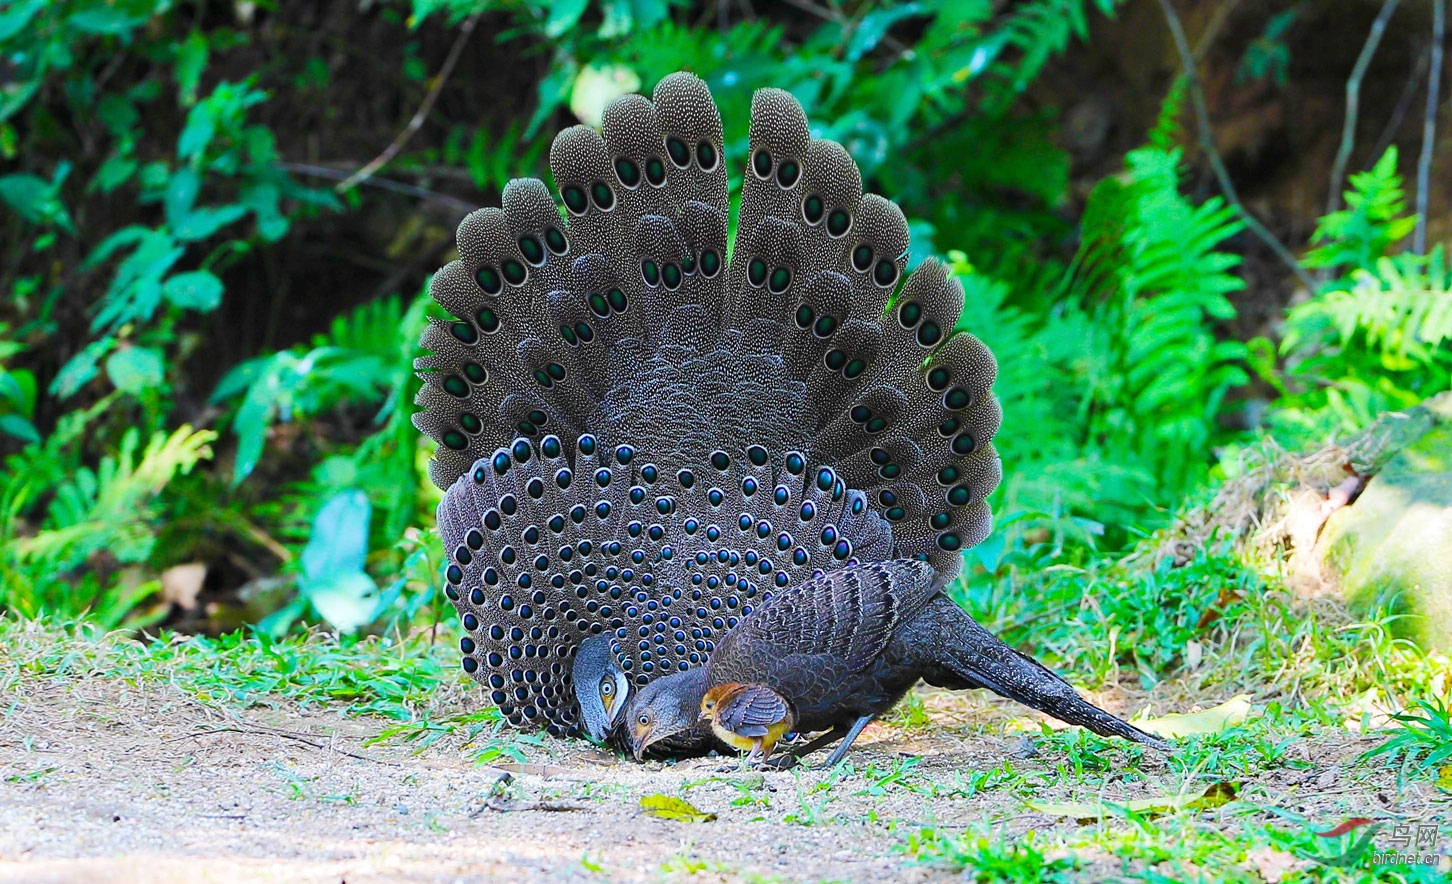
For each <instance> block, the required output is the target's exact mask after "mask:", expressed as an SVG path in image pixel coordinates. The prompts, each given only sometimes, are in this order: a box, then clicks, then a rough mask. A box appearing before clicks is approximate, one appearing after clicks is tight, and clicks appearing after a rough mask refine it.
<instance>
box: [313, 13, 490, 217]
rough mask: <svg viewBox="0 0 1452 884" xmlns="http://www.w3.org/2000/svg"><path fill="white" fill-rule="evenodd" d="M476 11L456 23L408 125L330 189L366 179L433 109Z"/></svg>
mask: <svg viewBox="0 0 1452 884" xmlns="http://www.w3.org/2000/svg"><path fill="white" fill-rule="evenodd" d="M480 14H481V13H478V12H476V13H474V14H473V15H471V16H469V17H468V18H466V19H464V23H463V24H462V25H460V26H459V36H458V37H456V38H455V39H454V45H453V46H452V47H450V49H449V55H448V57H447V58H445V59H444V66H443V67H441V68H439V73H438V76H436V77H434V84H433V85H432V86H430V87H429V91H428V94H427V95H425V96H424V100H423V103H422V104H420V105H419V106H418V110H417V111H415V112H414V115H413V119H411V120H409V121H408V125H407V126H405V127H404V128H403V131H402V132H400V133H398V135H397V137H395V138H394V139H393V141H392V142H391V143H390V144H389V145H388V146H387V147H385V148H384V149H383V153H380V154H379V155H378V156H376V157H374V158H373V159H372V160H370V161H369V162H368V164H367V165H365V166H363V168H361V169H359V170H358V171H356V172H354V173H353V174H352V175H349V176H348V177H347V178H344V179H343V180H342V181H340V182H338V184H337V186H335V187H334V188H333V189H334V190H336V191H337V192H338V193H344V192H346V191H348V190H351V189H352V188H354V187H356V186H357V185H358V184H359V182H362V181H366V180H367V179H368V178H370V177H372V175H373V173H374V172H377V171H378V170H379V169H381V168H383V167H384V166H385V165H387V164H388V162H389V161H390V160H392V159H393V158H394V157H395V156H397V155H398V152H399V151H400V150H403V146H404V145H405V144H407V143H408V141H409V139H411V138H413V136H414V133H415V132H417V131H418V130H419V128H420V127H422V126H423V123H424V120H425V119H427V118H428V115H429V111H431V110H433V109H434V102H435V101H438V99H439V93H440V92H442V91H443V90H444V84H445V83H447V82H448V80H449V75H450V74H452V73H453V72H454V65H456V64H458V63H459V56H460V55H462V54H463V52H464V44H465V43H468V42H469V35H470V34H472V33H474V26H475V25H477V24H478V23H479V16H480Z"/></svg>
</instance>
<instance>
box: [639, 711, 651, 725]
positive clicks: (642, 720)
mask: <svg viewBox="0 0 1452 884" xmlns="http://www.w3.org/2000/svg"><path fill="white" fill-rule="evenodd" d="M637 720H638V721H639V722H640V723H641V724H650V716H649V715H647V714H644V713H642V714H641V716H640V718H639V719H637Z"/></svg>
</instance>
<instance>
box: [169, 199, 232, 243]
mask: <svg viewBox="0 0 1452 884" xmlns="http://www.w3.org/2000/svg"><path fill="white" fill-rule="evenodd" d="M245 214H247V208H246V207H245V206H240V205H236V204H233V205H228V206H216V207H207V208H202V209H193V210H192V211H191V212H188V213H187V214H186V215H185V216H184V217H182V218H181V220H180V221H179V222H177V223H175V224H173V225H172V232H173V233H175V234H176V238H177V239H179V240H181V241H182V242H196V241H197V240H202V239H206V238H207V237H209V236H211V235H212V234H214V233H216V232H217V231H218V230H221V229H222V228H223V227H226V226H227V225H228V224H231V223H232V222H233V221H236V220H237V219H238V218H241V217H242V216H243V215H245Z"/></svg>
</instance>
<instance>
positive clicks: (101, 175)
mask: <svg viewBox="0 0 1452 884" xmlns="http://www.w3.org/2000/svg"><path fill="white" fill-rule="evenodd" d="M135 172H136V160H135V159H133V158H132V157H130V156H126V155H124V154H116V155H114V156H112V157H110V158H108V159H107V160H106V162H104V163H102V164H101V168H99V169H97V170H96V174H95V175H94V176H93V177H92V178H91V187H92V188H94V189H96V190H99V191H100V192H102V193H110V192H111V191H113V190H115V189H116V188H118V187H120V186H121V185H122V184H125V183H126V181H127V179H129V178H130V177H131V176H132V175H133V174H135Z"/></svg>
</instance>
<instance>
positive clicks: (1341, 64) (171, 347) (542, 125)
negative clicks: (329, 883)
mask: <svg viewBox="0 0 1452 884" xmlns="http://www.w3.org/2000/svg"><path fill="white" fill-rule="evenodd" d="M1164 9H1165V7H1162V6H1157V5H1156V4H1154V3H1151V2H1135V3H1129V4H1118V3H1115V2H1113V0H1031V2H1022V3H1008V4H994V3H989V2H986V0H985V2H967V3H964V2H947V0H942V2H908V3H900V4H879V3H832V4H820V5H819V4H817V3H815V2H810V0H801V2H792V3H781V4H767V5H764V6H761V7H760V8H757V7H753V6H750V5H747V4H735V3H720V4H703V5H701V6H688V5H685V4H681V3H668V2H666V0H605V2H601V3H594V2H586V0H552V2H549V0H540V2H534V0H530V2H503V3H496V2H484V3H481V2H473V0H470V2H464V0H447V2H439V0H415V2H414V3H413V4H412V5H409V4H408V3H403V2H380V3H373V2H365V3H361V4H360V3H358V2H356V0H345V2H338V3H323V4H271V3H196V4H174V3H171V2H157V0H115V2H100V0H94V2H61V3H45V2H39V0H31V2H18V3H11V4H7V6H6V8H5V9H4V11H3V12H0V46H3V48H4V59H5V61H4V68H3V69H0V77H3V79H0V83H3V89H0V150H3V164H4V165H3V170H4V173H5V174H4V175H3V176H0V203H3V205H4V212H5V213H4V220H3V233H4V235H3V246H0V248H3V250H4V263H3V276H0V285H3V287H4V289H5V290H6V291H7V292H8V293H9V297H8V298H7V299H6V300H5V302H4V307H3V316H0V358H3V371H0V433H3V443H0V444H3V447H4V448H5V450H6V460H5V466H4V470H3V474H0V502H3V511H0V519H3V522H0V567H3V584H0V608H3V609H5V610H9V611H13V612H15V613H19V614H23V615H28V616H33V615H37V614H40V613H42V612H51V613H57V614H61V615H66V616H75V615H80V614H83V613H84V614H85V615H87V616H88V617H90V618H93V619H95V620H98V621H99V622H101V623H103V624H109V625H117V624H121V623H127V624H130V625H143V624H146V623H157V622H161V623H165V624H167V625H172V626H178V627H181V628H186V629H191V630H195V629H201V630H204V631H211V632H217V631H224V630H227V629H230V628H235V627H236V626H238V625H241V624H243V623H249V624H256V625H260V626H261V628H262V629H263V630H264V631H266V632H268V633H270V634H274V635H276V634H281V633H283V632H286V631H287V630H288V629H290V628H293V627H294V626H296V625H298V624H300V623H304V622H312V621H317V620H319V619H321V620H324V621H328V622H330V623H331V624H332V625H333V626H335V627H337V628H339V629H341V630H342V631H344V632H352V631H355V630H358V629H364V628H372V629H374V630H378V629H386V628H388V627H390V626H396V625H404V626H407V625H410V624H414V623H418V622H426V621H427V620H428V619H429V618H431V617H433V616H436V615H437V612H438V598H437V597H436V596H435V594H434V589H433V587H434V584H435V583H436V580H435V574H436V570H437V561H436V560H435V555H434V552H435V551H434V549H433V544H432V543H430V542H429V539H428V532H429V529H430V528H431V526H432V518H431V508H432V506H433V504H434V503H435V501H436V495H435V492H434V491H433V489H432V488H431V487H429V484H428V482H427V480H426V477H425V476H424V473H423V470H422V465H423V463H424V461H425V458H426V456H427V446H426V445H425V443H424V441H423V440H421V439H420V437H419V434H417V433H416V432H415V431H414V430H413V429H412V427H411V426H410V425H409V422H408V416H409V413H410V411H411V409H412V405H411V399H412V396H413V393H414V390H415V384H416V381H415V379H414V378H413V376H412V372H411V367H410V361H411V359H412V358H413V356H414V355H415V350H414V342H415V340H416V337H417V333H418V331H419V329H420V327H421V325H422V323H423V320H424V317H425V315H426V314H427V312H428V311H429V310H430V309H433V305H432V304H431V303H430V302H429V301H428V299H427V298H426V297H425V296H424V295H423V293H422V292H423V289H424V286H425V281H426V279H427V276H428V274H429V273H430V272H431V271H432V270H433V269H435V268H436V267H438V266H440V265H441V264H442V263H443V262H444V261H446V260H447V259H448V258H449V256H450V254H451V249H452V229H453V227H454V225H455V224H456V223H457V222H458V220H459V219H460V218H461V217H462V215H463V214H465V213H466V212H467V211H468V210H469V209H470V208H472V207H474V206H477V205H488V204H491V203H496V202H497V198H498V191H499V188H500V187H501V186H502V185H503V184H504V183H505V182H506V181H507V180H508V179H509V178H510V177H513V176H516V175H540V176H545V175H547V174H548V173H547V154H548V144H549V140H550V139H551V138H552V136H553V134H554V132H555V131H556V130H557V129H558V128H560V127H562V126H564V125H568V124H570V123H573V122H576V121H579V120H583V121H585V122H587V123H592V122H598V118H599V114H600V111H601V110H602V108H603V106H604V104H606V103H607V102H608V101H609V100H610V98H612V97H613V96H614V95H616V94H618V93H619V92H621V91H624V90H629V89H642V90H648V89H649V88H650V87H651V86H652V85H653V83H654V82H655V81H656V80H657V79H659V78H660V77H662V76H663V75H665V74H666V73H669V72H671V71H674V70H677V69H687V70H692V71H695V72H696V73H698V74H700V75H701V76H703V77H705V78H706V80H707V81H708V82H709V83H710V84H711V86H712V87H713V90H714V91H715V93H716V96H717V101H718V103H719V104H720V106H721V108H722V115H723V117H724V119H725V121H726V124H727V133H726V134H727V148H728V153H730V154H731V155H732V158H733V160H734V161H736V162H738V163H739V161H740V156H741V154H742V153H743V148H744V143H745V137H746V130H745V122H746V120H747V117H748V108H749V102H750V97H751V93H752V91H753V90H754V89H756V88H758V87H761V86H766V85H776V86H781V87H785V88H787V89H790V90H791V91H792V92H793V93H794V94H796V95H797V97H798V98H800V99H801V101H802V102H803V104H804V105H805V106H806V108H807V111H808V113H809V115H810V117H811V118H812V120H813V121H814V123H815V125H816V126H817V127H818V128H819V130H820V132H819V134H821V135H823V136H826V137H831V138H835V139H838V140H840V141H841V142H843V143H844V144H845V145H846V146H847V147H848V148H849V149H850V150H851V151H852V153H853V155H854V156H855V157H856V159H857V161H858V163H859V164H860V165H861V167H862V170H863V173H864V175H865V176H866V179H867V181H868V182H869V186H870V187H871V188H872V189H875V190H876V191H878V192H881V193H884V194H886V195H888V196H890V197H892V198H894V199H896V200H897V201H898V202H899V203H900V204H901V205H902V207H903V209H904V211H905V213H906V214H907V216H908V218H909V219H911V223H912V230H913V237H914V243H913V256H914V260H920V259H921V257H922V256H924V255H927V254H939V255H944V256H946V257H948V258H949V259H950V260H951V261H952V262H953V264H954V266H955V268H956V270H957V272H958V273H959V274H960V276H961V278H962V281H963V283H964V285H965V287H966V289H967V291H968V299H967V303H968V306H967V309H966V310H965V313H964V316H963V318H962V321H961V327H964V328H968V329H971V330H972V331H973V332H974V333H975V334H978V335H979V336H981V337H982V338H983V339H984V340H985V341H986V342H987V343H988V344H989V345H990V346H991V347H992V348H993V349H994V351H995V352H996V353H997V354H998V356H999V361H1000V365H1001V378H1000V381H999V383H998V387H997V389H998V394H999V396H1000V398H1001V399H1002V401H1003V405H1004V410H1005V421H1004V426H1005V429H1004V432H1003V433H1002V435H1001V436H1000V437H999V445H1000V451H1001V452H1002V455H1003V458H1004V462H1005V465H1006V475H1007V478H1006V481H1005V482H1004V485H1003V488H1002V489H1001V490H1000V491H999V492H998V494H997V496H996V500H995V501H994V503H995V511H996V512H997V513H998V514H999V516H998V521H999V524H1000V526H1002V530H1000V531H999V532H998V533H997V534H996V536H995V537H994V538H993V539H991V540H990V541H989V543H987V544H985V545H984V547H982V548H980V549H979V550H977V551H975V552H973V553H970V560H971V561H972V562H973V563H974V565H975V567H974V568H973V569H971V570H973V571H975V572H977V573H979V574H980V576H981V575H982V574H988V575H995V574H997V575H1000V576H1001V575H1002V574H1004V573H1006V570H1009V569H1013V568H1015V567H1019V566H1021V565H1022V564H1027V563H1030V562H1038V561H1041V560H1045V559H1046V558H1047V559H1049V560H1054V561H1065V562H1076V563H1083V562H1086V561H1089V560H1091V559H1093V558H1094V557H1096V556H1101V555H1103V554H1105V553H1113V552H1115V551H1119V550H1123V549H1125V548H1127V547H1128V546H1129V545H1131V544H1132V543H1133V542H1134V540H1135V539H1136V538H1137V537H1140V536H1143V535H1144V534H1146V533H1147V532H1150V531H1153V530H1154V529H1156V528H1159V527H1162V526H1163V525H1165V524H1167V523H1168V521H1169V519H1170V517H1171V515H1172V514H1173V513H1174V512H1175V511H1176V510H1177V508H1181V507H1182V505H1183V503H1182V502H1184V501H1186V500H1190V501H1192V502H1193V501H1194V500H1195V499H1196V496H1197V495H1202V492H1203V491H1204V489H1206V488H1207V487H1209V486H1210V485H1211V484H1212V483H1213V482H1215V481H1216V480H1217V479H1218V478H1220V477H1222V476H1224V475H1225V474H1226V473H1227V472H1233V471H1234V470H1235V469H1236V463H1237V458H1236V455H1237V453H1238V452H1239V450H1240V449H1241V448H1243V447H1245V446H1253V445H1255V444H1257V440H1260V439H1261V438H1263V437H1264V436H1266V435H1267V434H1270V435H1271V436H1273V437H1274V438H1275V439H1276V440H1277V441H1278V442H1279V443H1280V444H1281V445H1282V446H1283V447H1286V448H1290V449H1295V448H1298V447H1305V446H1306V445H1309V444H1311V443H1316V442H1320V441H1323V440H1325V439H1329V438H1331V437H1332V436H1334V435H1335V434H1337V433H1343V434H1344V433H1346V432H1348V431H1353V430H1356V429H1359V428H1361V427H1363V426H1365V425H1367V424H1368V423H1369V422H1370V421H1371V420H1372V419H1373V418H1374V417H1375V416H1376V415H1377V414H1378V413H1379V412H1381V411H1385V410H1388V409H1392V408H1405V407H1407V406H1409V405H1412V404H1415V403H1416V402H1417V401H1419V400H1420V399H1421V398H1423V397H1425V396H1426V395H1428V394H1429V393H1431V392H1435V391H1436V390H1439V389H1444V388H1445V387H1446V386H1447V381H1448V370H1449V366H1452V358H1449V357H1448V351H1447V347H1446V346H1445V339H1446V338H1447V336H1448V335H1449V334H1452V312H1449V308H1448V307H1447V299H1446V298H1445V297H1440V298H1439V297H1437V296H1438V295H1442V296H1445V294H1446V291H1447V285H1448V279H1447V268H1446V263H1445V258H1444V256H1443V253H1442V251H1441V247H1440V246H1434V247H1432V248H1430V249H1429V248H1427V247H1426V246H1425V245H1424V246H1423V247H1422V248H1419V249H1409V248H1407V246H1408V245H1409V243H1408V240H1409V238H1410V237H1411V236H1412V234H1413V226H1414V224H1415V221H1414V220H1413V218H1412V215H1411V212H1412V209H1413V208H1415V207H1412V206H1409V205H1408V197H1407V196H1405V195H1404V186H1403V184H1402V177H1403V169H1404V167H1409V166H1410V165H1411V164H1410V163H1408V162H1407V161H1406V160H1402V161H1401V162H1400V163H1399V157H1415V156H1417V154H1418V151H1420V150H1421V146H1422V145H1421V141H1422V138H1421V128H1422V127H1421V114H1420V113H1418V112H1415V109H1416V108H1417V107H1419V106H1420V104H1419V102H1417V101H1416V100H1415V99H1418V98H1420V96H1421V93H1422V92H1423V91H1424V90H1425V83H1426V76H1425V71H1426V68H1427V66H1428V64H1427V59H1426V58H1425V56H1426V55H1427V54H1428V49H1429V46H1430V40H1429V39H1428V37H1427V34H1428V32H1429V30H1430V25H1429V23H1428V19H1429V10H1427V9H1420V8H1419V9H1408V10H1405V11H1403V13H1402V14H1401V16H1400V17H1398V18H1396V19H1395V20H1394V22H1393V24H1394V25H1395V26H1394V27H1391V29H1390V36H1389V37H1387V38H1386V39H1385V43H1386V45H1385V47H1384V48H1383V49H1382V50H1381V51H1380V53H1379V55H1377V56H1376V63H1375V65H1373V66H1372V67H1370V68H1368V71H1367V72H1366V73H1365V74H1364V76H1363V79H1362V80H1361V81H1359V83H1360V87H1361V89H1360V91H1361V96H1362V99H1361V101H1362V105H1363V106H1364V107H1365V108H1366V109H1367V110H1366V112H1365V113H1364V114H1362V115H1361V116H1358V117H1357V118H1355V119H1353V120H1352V125H1351V126H1350V127H1349V129H1348V131H1347V132H1346V133H1345V135H1344V136H1343V133H1342V131H1341V126H1340V123H1341V121H1342V119H1343V118H1344V117H1345V110H1344V105H1343V99H1342V90H1343V89H1344V88H1345V85H1344V81H1345V77H1346V76H1349V75H1350V74H1352V73H1353V71H1352V70H1351V68H1352V66H1353V64H1354V63H1355V60H1356V58H1357V53H1358V52H1359V51H1362V49H1363V47H1362V44H1361V40H1362V35H1363V34H1364V33H1365V32H1366V29H1367V28H1370V27H1371V26H1372V18H1373V16H1375V15H1377V14H1378V12H1379V11H1380V10H1379V9H1378V7H1377V6H1376V5H1375V4H1365V3H1353V2H1338V3H1326V4H1299V5H1286V4H1276V3H1248V2H1247V3H1243V4H1213V3H1194V4H1188V7H1187V8H1186V9H1185V10H1183V12H1182V13H1179V14H1176V15H1174V17H1173V19H1171V20H1167V19H1166V18H1165V16H1164V14H1163V12H1164ZM1181 16H1183V20H1182V19H1181ZM1333 21H1334V22H1336V24H1337V27H1336V28H1334V29H1332V30H1333V31H1334V33H1335V34H1336V35H1341V36H1337V37H1336V38H1335V39H1329V40H1328V39H1324V38H1325V37H1326V35H1327V34H1328V28H1327V26H1328V25H1329V23H1331V22H1333ZM1170 24H1173V25H1174V27H1175V28H1179V29H1182V30H1185V29H1186V28H1188V33H1189V34H1190V35H1191V36H1193V37H1194V39H1195V43H1194V46H1193V47H1191V52H1192V53H1193V57H1195V58H1198V59H1199V60H1200V63H1199V66H1198V67H1197V68H1196V73H1197V75H1196V77H1195V78H1194V79H1187V78H1185V77H1184V76H1183V73H1184V70H1185V68H1184V67H1183V65H1182V62H1183V60H1184V59H1183V58H1182V56H1181V55H1179V54H1177V46H1176V43H1175V41H1174V39H1173V36H1172V35H1173V33H1174V31H1173V30H1172V28H1171V27H1170ZM1357 24H1359V25H1363V26H1364V27H1353V25H1357ZM1343 37H1344V39H1343ZM1353 38H1354V39H1353ZM1187 46H1188V43H1187ZM1399 65H1401V66H1402V67H1398V66H1399ZM1202 102H1204V103H1205V106H1206V108H1207V111H1208V118H1206V119H1204V120H1202V119H1200V118H1199V117H1198V116H1197V108H1198V107H1200V106H1201V103H1202ZM1202 125H1208V128H1207V129H1204V130H1203V133H1208V139H1209V140H1208V143H1210V144H1212V145H1214V153H1213V154H1212V153H1206V152H1205V151H1204V150H1203V149H1202V147H1203V144H1204V143H1206V142H1204V141H1203V140H1202V138H1201V135H1202V128H1201V127H1202ZM1343 144H1344V145H1345V146H1347V147H1349V148H1350V150H1349V153H1348V154H1347V160H1349V162H1346V163H1343V164H1342V165H1340V166H1338V165H1336V164H1335V163H1334V162H1333V161H1332V157H1333V154H1334V153H1335V152H1336V151H1337V150H1338V148H1340V147H1341V146H1342V145H1343ZM1399 146H1401V147H1402V151H1401V152H1400V153H1399V152H1398V147H1399ZM1446 153H1447V152H1445V151H1443V152H1441V153H1440V154H1437V153H1436V152H1434V153H1433V157H1432V159H1433V162H1432V170H1431V171H1432V173H1433V177H1434V178H1435V179H1436V180H1437V181H1440V182H1442V183H1443V184H1445V183H1446V181H1447V180H1448V178H1449V176H1448V175H1447V174H1446V173H1447V162H1446V160H1445V156H1446ZM1216 166H1220V167H1221V168H1224V169H1226V170H1228V173H1229V175H1230V178H1231V179H1233V180H1234V187H1235V188H1236V189H1237V190H1238V193H1236V194H1235V196H1236V198H1237V199H1238V200H1239V202H1238V203H1234V202H1229V201H1227V199H1226V196H1227V193H1226V191H1225V189H1224V187H1222V186H1220V185H1219V184H1218V183H1217V180H1216V177H1215V174H1214V171H1213V169H1214V168H1215V167H1216ZM1346 172H1350V175H1349V182H1348V181H1346V180H1342V177H1341V176H1343V175H1345V173H1346ZM1333 174H1334V176H1335V177H1336V180H1335V181H1332V177H1333ZM735 185H739V179H738V180H736V181H734V182H733V186H735ZM1343 187H1350V192H1349V194H1348V199H1347V202H1346V206H1345V207H1344V208H1342V207H1340V205H1339V203H1338V202H1333V204H1332V209H1333V211H1330V212H1328V211H1327V210H1326V207H1325V206H1324V205H1323V203H1324V202H1325V200H1326V198H1327V195H1328V193H1337V192H1339V191H1340V190H1341V189H1342V188H1343ZM1427 191H1428V188H1425V187H1424V188H1423V190H1422V194H1421V195H1422V196H1423V198H1425V197H1426V195H1427ZM1430 192H1431V194H1432V195H1433V196H1434V197H1435V198H1434V199H1433V202H1432V205H1431V206H1430V213H1429V214H1430V216H1431V217H1432V219H1433V221H1434V223H1433V225H1432V231H1433V236H1432V237H1431V241H1432V242H1433V243H1434V244H1435V243H1436V242H1437V240H1438V234H1439V233H1440V234H1443V235H1445V233H1446V223H1445V215H1446V211H1447V205H1446V202H1445V196H1446V194H1447V192H1448V188H1447V187H1445V186H1443V187H1431V188H1430ZM1247 212H1253V213H1254V216H1255V217H1257V218H1258V219H1259V221H1258V222H1253V223H1258V224H1259V225H1263V226H1260V227H1259V228H1258V229H1259V231H1260V232H1261V233H1263V234H1264V235H1265V239H1260V238H1257V236H1255V235H1253V232H1252V231H1251V230H1248V229H1247V225H1246V218H1247V217H1249V216H1247V214H1246V213H1247ZM1277 242H1279V243H1281V244H1283V245H1278V246H1275V244H1276V243H1277ZM1268 243H1270V245H1268ZM1272 246H1275V247H1276V248H1279V249H1281V250H1282V256H1281V257H1278V256H1277V253H1276V251H1275V250H1274V249H1273V248H1272ZM1286 249H1289V251H1285V250H1286ZM1292 252H1294V253H1296V254H1297V255H1298V256H1299V259H1298V260H1297V259H1292V258H1290V254H1291V253H1292ZM1282 257H1284V258H1285V259H1286V260H1282ZM1288 262H1289V263H1288Z"/></svg>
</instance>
